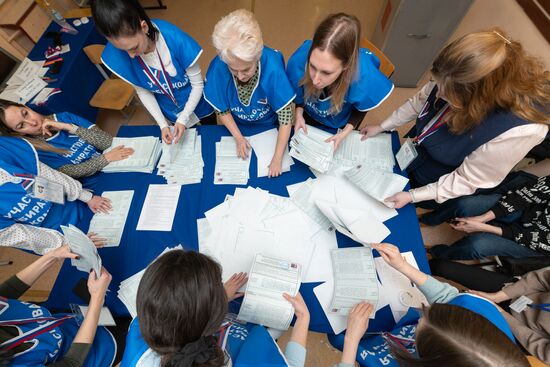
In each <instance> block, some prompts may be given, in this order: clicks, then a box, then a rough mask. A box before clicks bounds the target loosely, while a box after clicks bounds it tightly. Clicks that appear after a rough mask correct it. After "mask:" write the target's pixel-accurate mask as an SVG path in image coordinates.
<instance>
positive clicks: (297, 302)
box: [283, 292, 309, 319]
mask: <svg viewBox="0 0 550 367" xmlns="http://www.w3.org/2000/svg"><path fill="white" fill-rule="evenodd" d="M283 297H284V298H285V299H286V300H287V301H288V302H290V304H291V305H292V307H294V314H295V315H296V318H297V319H301V318H307V319H309V310H308V308H307V305H306V303H305V302H304V299H303V298H302V295H301V294H300V292H298V293H297V294H296V296H295V297H292V296H291V295H290V294H288V293H283Z"/></svg>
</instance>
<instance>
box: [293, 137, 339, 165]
mask: <svg viewBox="0 0 550 367" xmlns="http://www.w3.org/2000/svg"><path fill="white" fill-rule="evenodd" d="M330 137H332V134H330V133H327V132H326V131H323V130H321V129H318V128H316V127H313V126H308V128H307V134H306V133H304V131H303V130H299V131H298V133H297V134H294V136H293V137H292V139H291V140H290V148H291V149H290V155H291V156H292V157H294V158H296V159H297V160H299V161H302V162H303V163H305V164H307V165H308V166H310V167H311V168H313V169H315V170H317V171H319V172H321V173H324V172H326V171H328V170H329V168H330V167H331V164H332V158H333V155H334V143H332V142H326V140H327V139H328V138H330Z"/></svg>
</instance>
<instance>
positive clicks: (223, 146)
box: [214, 136, 252, 185]
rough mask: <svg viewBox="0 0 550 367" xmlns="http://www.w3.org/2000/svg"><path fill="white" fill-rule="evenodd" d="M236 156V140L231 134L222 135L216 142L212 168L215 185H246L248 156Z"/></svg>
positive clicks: (248, 165) (249, 155)
mask: <svg viewBox="0 0 550 367" xmlns="http://www.w3.org/2000/svg"><path fill="white" fill-rule="evenodd" d="M251 154H252V152H249V154H248V158H247V159H242V158H239V156H237V142H236V141H235V139H234V138H233V137H231V136H223V137H222V139H221V141H220V142H218V143H216V166H215V168H214V184H216V185H246V183H247V182H248V179H249V178H250V157H251Z"/></svg>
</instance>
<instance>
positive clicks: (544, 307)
mask: <svg viewBox="0 0 550 367" xmlns="http://www.w3.org/2000/svg"><path fill="white" fill-rule="evenodd" d="M528 306H529V307H531V308H534V309H537V310H541V311H546V312H550V303H540V304H533V303H531V304H530V305H528Z"/></svg>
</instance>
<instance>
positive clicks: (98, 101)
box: [84, 45, 136, 120]
mask: <svg viewBox="0 0 550 367" xmlns="http://www.w3.org/2000/svg"><path fill="white" fill-rule="evenodd" d="M104 48H105V46H104V45H89V46H86V47H84V52H85V53H86V55H87V56H88V58H89V59H90V61H91V62H92V63H93V64H94V65H95V66H96V67H97V69H98V70H99V72H100V73H101V75H103V77H104V78H105V81H104V82H103V83H102V84H101V86H100V87H99V88H98V90H97V91H96V92H95V94H94V95H93V97H92V98H91V99H90V106H93V107H97V108H104V109H108V110H116V111H120V113H122V115H124V117H125V118H126V119H127V120H128V119H129V118H130V116H131V115H132V113H133V110H132V113H130V114H128V113H126V112H124V109H125V108H126V107H128V106H129V105H130V104H131V103H132V100H133V99H134V96H135V94H136V91H135V89H134V87H133V86H132V85H130V84H128V83H127V82H126V81H124V80H122V79H119V78H116V77H113V78H109V76H108V75H107V73H106V72H105V70H104V69H103V66H102V64H103V63H102V62H101V54H102V53H103V49H104ZM134 109H135V108H134Z"/></svg>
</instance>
